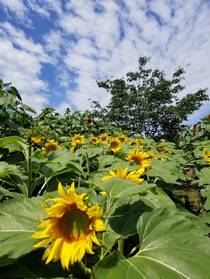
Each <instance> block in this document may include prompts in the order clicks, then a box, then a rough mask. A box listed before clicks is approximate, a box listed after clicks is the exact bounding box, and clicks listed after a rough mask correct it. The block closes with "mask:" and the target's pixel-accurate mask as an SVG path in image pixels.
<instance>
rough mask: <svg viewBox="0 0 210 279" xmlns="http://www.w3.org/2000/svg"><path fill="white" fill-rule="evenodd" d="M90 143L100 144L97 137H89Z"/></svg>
mask: <svg viewBox="0 0 210 279" xmlns="http://www.w3.org/2000/svg"><path fill="white" fill-rule="evenodd" d="M90 142H91V143H92V144H99V143H100V139H99V138H98V137H94V136H92V137H90Z"/></svg>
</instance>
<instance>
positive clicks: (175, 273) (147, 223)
mask: <svg viewBox="0 0 210 279" xmlns="http://www.w3.org/2000/svg"><path fill="white" fill-rule="evenodd" d="M204 230H205V229H204V227H203V225H201V222H200V220H199V219H198V218H197V217H195V216H191V215H185V214H184V213H180V212H178V211H176V210H170V211H169V210H167V209H164V210H161V211H157V212H156V213H154V212H151V213H144V214H143V215H142V216H141V217H140V219H139V222H138V224H137V231H138V234H139V239H140V245H141V248H140V251H139V252H138V253H137V254H136V255H135V256H133V257H130V258H125V257H124V256H122V255H121V254H119V253H116V252H114V253H113V254H112V255H110V256H108V257H105V258H104V259H103V260H102V261H101V262H99V264H98V265H97V266H96V268H95V277H96V278H97V279H113V278H116V279H117V278H119V279H128V278H132V279H160V278H161V279H168V278H170V279H197V278H199V279H200V278H202V279H209V278H210V267H209V257H210V240H209V239H208V238H207V237H206V236H205V235H204Z"/></svg>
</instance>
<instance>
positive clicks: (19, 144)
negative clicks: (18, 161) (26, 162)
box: [0, 136, 28, 156]
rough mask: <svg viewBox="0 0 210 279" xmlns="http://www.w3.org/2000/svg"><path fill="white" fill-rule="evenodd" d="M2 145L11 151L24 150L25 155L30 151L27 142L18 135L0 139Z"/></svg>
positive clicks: (0, 145)
mask: <svg viewBox="0 0 210 279" xmlns="http://www.w3.org/2000/svg"><path fill="white" fill-rule="evenodd" d="M0 147H2V148H8V149H9V152H14V151H23V152H24V154H25V156H27V153H28V147H27V144H26V143H25V142H24V141H23V140H22V138H20V137H18V136H10V137H4V138H1V139H0Z"/></svg>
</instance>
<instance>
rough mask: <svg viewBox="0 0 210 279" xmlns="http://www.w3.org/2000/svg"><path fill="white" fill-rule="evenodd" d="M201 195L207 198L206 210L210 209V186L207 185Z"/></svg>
mask: <svg viewBox="0 0 210 279" xmlns="http://www.w3.org/2000/svg"><path fill="white" fill-rule="evenodd" d="M201 195H202V196H203V197H204V198H205V199H206V200H205V204H204V208H205V209H206V210H210V186H207V187H206V188H205V189H202V190H201Z"/></svg>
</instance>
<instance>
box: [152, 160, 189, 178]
mask: <svg viewBox="0 0 210 279" xmlns="http://www.w3.org/2000/svg"><path fill="white" fill-rule="evenodd" d="M147 175H148V176H153V177H159V178H161V179H162V180H163V181H165V182H166V183H174V182H176V180H177V179H178V178H182V179H185V176H184V175H183V173H182V171H181V166H180V165H179V164H178V163H177V162H176V161H161V160H153V161H152V168H151V169H150V170H148V172H147Z"/></svg>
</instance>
